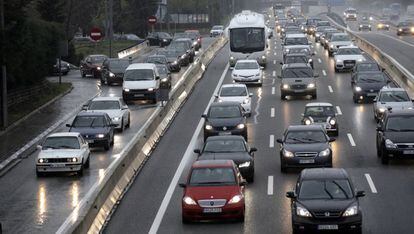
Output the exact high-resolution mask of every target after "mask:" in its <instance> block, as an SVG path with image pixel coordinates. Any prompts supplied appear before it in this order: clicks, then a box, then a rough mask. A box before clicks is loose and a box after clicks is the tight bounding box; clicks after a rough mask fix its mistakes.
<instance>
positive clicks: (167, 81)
mask: <svg viewBox="0 0 414 234" xmlns="http://www.w3.org/2000/svg"><path fill="white" fill-rule="evenodd" d="M156 66H157V69H158V73H159V74H160V80H161V82H160V88H161V89H171V72H170V70H169V69H168V67H167V65H165V64H156Z"/></svg>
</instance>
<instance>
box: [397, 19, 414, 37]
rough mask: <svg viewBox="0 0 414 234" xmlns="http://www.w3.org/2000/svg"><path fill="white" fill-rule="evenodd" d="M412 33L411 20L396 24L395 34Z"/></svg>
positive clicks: (413, 32)
mask: <svg viewBox="0 0 414 234" xmlns="http://www.w3.org/2000/svg"><path fill="white" fill-rule="evenodd" d="M411 34H414V24H413V23H411V22H400V23H398V25H397V35H398V36H401V35H411Z"/></svg>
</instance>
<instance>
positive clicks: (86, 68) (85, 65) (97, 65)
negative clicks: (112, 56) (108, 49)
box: [80, 54, 108, 78]
mask: <svg viewBox="0 0 414 234" xmlns="http://www.w3.org/2000/svg"><path fill="white" fill-rule="evenodd" d="M107 58H108V57H107V56H106V55H103V54H93V55H89V56H87V57H86V58H85V59H84V60H82V61H81V62H80V73H81V76H82V77H86V75H92V76H93V78H98V77H101V70H102V63H103V62H104V61H105V60H106V59H107Z"/></svg>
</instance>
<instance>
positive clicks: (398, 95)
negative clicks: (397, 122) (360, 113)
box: [373, 86, 414, 121]
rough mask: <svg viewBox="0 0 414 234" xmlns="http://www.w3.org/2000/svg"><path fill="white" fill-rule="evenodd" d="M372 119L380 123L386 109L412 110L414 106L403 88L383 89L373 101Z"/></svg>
mask: <svg viewBox="0 0 414 234" xmlns="http://www.w3.org/2000/svg"><path fill="white" fill-rule="evenodd" d="M373 106H374V117H375V120H377V121H380V120H381V119H382V117H383V116H384V113H385V112H386V111H388V109H389V108H390V109H392V110H404V109H413V108H414V105H413V102H412V101H411V99H410V97H409V96H408V93H407V92H406V91H405V90H404V89H403V88H390V87H387V86H386V87H384V88H382V89H381V90H380V91H379V92H378V95H377V97H376V98H375V99H374V105H373Z"/></svg>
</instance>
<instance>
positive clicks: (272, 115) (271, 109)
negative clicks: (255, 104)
mask: <svg viewBox="0 0 414 234" xmlns="http://www.w3.org/2000/svg"><path fill="white" fill-rule="evenodd" d="M270 117H271V118H274V117H275V108H273V107H272V108H270Z"/></svg>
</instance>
